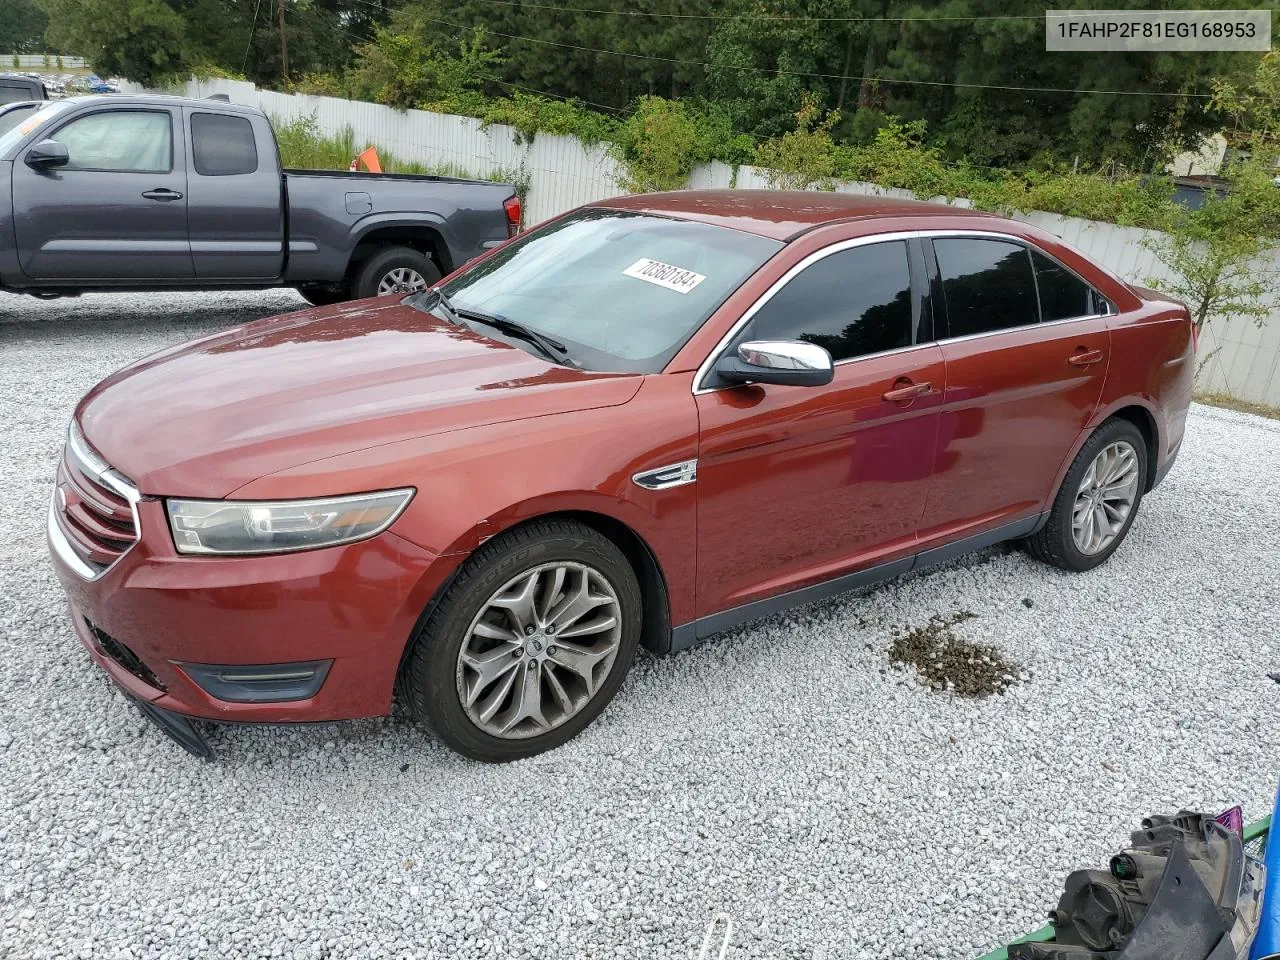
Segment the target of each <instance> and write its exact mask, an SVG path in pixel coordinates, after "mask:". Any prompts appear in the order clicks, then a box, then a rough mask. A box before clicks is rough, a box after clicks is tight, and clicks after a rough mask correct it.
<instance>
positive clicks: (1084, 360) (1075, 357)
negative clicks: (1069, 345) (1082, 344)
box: [1067, 348, 1102, 367]
mask: <svg viewBox="0 0 1280 960" xmlns="http://www.w3.org/2000/svg"><path fill="white" fill-rule="evenodd" d="M1101 360H1102V351H1101V350H1085V349H1083V348H1082V349H1080V350H1077V351H1076V352H1075V353H1073V354H1072V355H1071V356H1069V357H1067V363H1069V364H1071V365H1072V366H1073V367H1087V366H1089V365H1090V364H1093V363H1098V362H1100V361H1101Z"/></svg>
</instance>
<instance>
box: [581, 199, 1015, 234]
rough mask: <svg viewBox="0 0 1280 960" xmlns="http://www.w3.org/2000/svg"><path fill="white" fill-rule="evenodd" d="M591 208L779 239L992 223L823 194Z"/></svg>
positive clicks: (908, 204)
mask: <svg viewBox="0 0 1280 960" xmlns="http://www.w3.org/2000/svg"><path fill="white" fill-rule="evenodd" d="M592 206H597V207H608V208H610V209H615V210H634V211H636V212H641V213H653V214H658V215H660V216H667V217H676V218H678V219H681V220H697V221H700V222H702V223H709V224H712V225H714V226H720V227H729V228H731V229H734V230H741V231H744V232H746V233H754V234H757V235H758V236H761V237H769V238H770V239H772V240H782V241H787V240H790V239H791V238H793V237H794V236H796V235H797V234H799V233H804V232H805V231H807V230H809V229H812V228H814V227H820V226H822V225H824V224H828V223H837V222H840V221H844V220H864V219H878V218H886V219H888V218H897V217H927V216H940V215H945V216H950V217H955V216H962V217H975V218H986V219H998V218H993V216H992V214H989V213H983V212H981V211H978V210H967V209H965V208H963V207H952V206H948V205H946V204H942V203H924V202H922V201H920V200H902V199H899V198H897V197H876V196H864V195H862V194H855V193H834V192H831V191H825V190H824V191H809V190H674V191H671V192H668V193H643V194H637V195H635V196H630V197H616V198H614V199H612V200H600V201H597V202H596V203H594V204H592Z"/></svg>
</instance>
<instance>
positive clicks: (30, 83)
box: [0, 73, 49, 106]
mask: <svg viewBox="0 0 1280 960" xmlns="http://www.w3.org/2000/svg"><path fill="white" fill-rule="evenodd" d="M48 99H49V93H48V91H47V90H45V88H44V83H43V82H42V81H40V80H38V79H36V78H35V77H27V76H23V75H22V74H20V73H0V106H2V105H4V104H6V103H17V102H19V101H22V100H48Z"/></svg>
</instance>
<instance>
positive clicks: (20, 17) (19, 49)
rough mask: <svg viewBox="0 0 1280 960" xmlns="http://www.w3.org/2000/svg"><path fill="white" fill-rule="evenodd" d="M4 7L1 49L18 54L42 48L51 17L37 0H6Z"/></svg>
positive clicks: (1, 24) (0, 35) (0, 22)
mask: <svg viewBox="0 0 1280 960" xmlns="http://www.w3.org/2000/svg"><path fill="white" fill-rule="evenodd" d="M4 8H5V9H4V15H3V16H0V51H4V52H6V53H7V52H10V51H12V52H13V53H15V54H17V53H32V52H34V51H37V50H40V49H42V47H43V46H44V32H45V30H46V28H47V27H48V26H49V18H48V16H47V15H46V14H45V12H44V10H42V9H41V8H40V7H39V6H38V5H37V4H36V2H35V0H4ZM14 66H15V67H17V66H18V64H16V63H15V64H14Z"/></svg>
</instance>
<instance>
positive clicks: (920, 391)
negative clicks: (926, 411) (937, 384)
mask: <svg viewBox="0 0 1280 960" xmlns="http://www.w3.org/2000/svg"><path fill="white" fill-rule="evenodd" d="M900 383H905V386H896V384H900ZM894 384H895V386H894V388H893V389H892V390H886V391H885V392H884V393H883V394H881V398H882V399H884V400H887V401H888V402H889V403H904V402H910V401H912V400H914V399H916V398H917V397H923V396H924V395H925V394H928V393H932V392H933V384H931V383H927V382H926V383H912V382H911V381H910V380H907V378H906V377H900V378H899V379H897V380H895V381H894Z"/></svg>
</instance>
